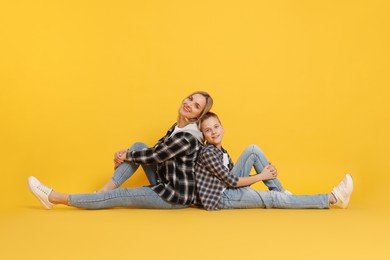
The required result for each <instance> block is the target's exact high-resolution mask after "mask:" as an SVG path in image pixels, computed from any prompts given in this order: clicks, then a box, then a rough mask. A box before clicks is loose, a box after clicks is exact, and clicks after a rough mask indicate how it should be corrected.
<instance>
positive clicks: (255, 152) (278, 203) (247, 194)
mask: <svg viewBox="0 0 390 260" xmlns="http://www.w3.org/2000/svg"><path fill="white" fill-rule="evenodd" d="M200 127H201V130H202V132H203V135H204V137H205V139H206V141H207V145H206V146H205V147H204V148H203V149H202V151H201V152H200V154H199V156H198V161H197V164H196V166H195V173H196V189H197V191H196V192H197V196H196V204H197V205H198V206H201V207H203V208H205V209H207V210H216V209H232V208H329V206H330V204H333V205H335V206H337V207H340V208H346V207H347V206H348V203H349V200H350V197H351V194H352V190H353V181H352V177H351V175H349V174H347V175H346V176H345V177H344V179H343V181H342V182H341V183H340V184H339V185H338V186H337V187H335V188H334V189H333V190H332V192H331V193H329V194H318V195H312V196H307V195H304V196H295V195H291V193H290V194H289V193H288V192H286V191H284V189H283V187H282V186H281V185H280V183H279V182H278V181H276V177H277V170H276V168H275V167H274V166H272V165H269V164H268V162H267V161H266V159H265V157H264V155H263V153H262V152H261V150H260V149H259V148H257V147H256V146H254V145H251V146H249V148H247V149H246V151H245V152H244V153H243V154H242V155H241V157H240V159H239V161H238V163H237V165H236V166H233V163H232V161H231V159H230V157H229V155H228V153H227V151H226V150H225V149H223V147H222V139H223V134H224V129H223V127H222V125H221V122H220V120H219V118H218V116H217V115H216V114H214V113H212V112H208V113H206V114H205V115H204V116H203V117H202V118H201V125H200ZM224 158H225V159H224ZM252 165H254V167H255V169H256V172H257V173H259V174H256V175H253V176H249V173H250V170H251V167H252ZM266 180H270V181H271V182H269V183H268V185H267V186H268V187H269V189H270V191H258V190H254V189H252V188H250V187H249V185H252V184H253V183H256V182H258V181H266ZM266 184H267V183H266ZM283 191H284V192H283Z"/></svg>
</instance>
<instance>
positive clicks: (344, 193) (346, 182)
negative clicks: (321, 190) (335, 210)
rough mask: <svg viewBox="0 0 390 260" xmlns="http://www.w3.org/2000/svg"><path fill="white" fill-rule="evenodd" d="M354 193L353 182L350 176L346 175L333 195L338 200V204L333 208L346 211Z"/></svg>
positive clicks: (333, 191)
mask: <svg viewBox="0 0 390 260" xmlns="http://www.w3.org/2000/svg"><path fill="white" fill-rule="evenodd" d="M352 191H353V180H352V176H351V175H350V174H346V175H345V177H344V179H343V180H342V181H341V182H340V184H339V185H337V186H336V187H334V188H333V190H332V194H333V196H334V197H335V198H336V200H337V201H336V203H334V204H333V206H336V207H339V208H342V209H346V208H347V207H348V204H349V200H350V198H351V194H352Z"/></svg>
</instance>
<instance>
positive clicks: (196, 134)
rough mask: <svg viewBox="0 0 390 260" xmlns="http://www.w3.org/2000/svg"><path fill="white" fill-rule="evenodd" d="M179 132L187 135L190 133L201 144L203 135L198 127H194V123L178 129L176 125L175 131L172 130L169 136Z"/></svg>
mask: <svg viewBox="0 0 390 260" xmlns="http://www.w3.org/2000/svg"><path fill="white" fill-rule="evenodd" d="M180 132H187V133H190V134H192V135H193V136H194V137H196V139H198V140H199V142H201V143H203V134H202V132H201V131H200V130H199V128H198V126H197V125H196V123H190V124H188V125H186V126H185V127H182V128H180V127H178V126H177V125H176V126H175V129H174V130H173V132H172V133H171V135H170V136H174V135H175V134H176V133H180Z"/></svg>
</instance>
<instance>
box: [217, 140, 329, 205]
mask: <svg viewBox="0 0 390 260" xmlns="http://www.w3.org/2000/svg"><path fill="white" fill-rule="evenodd" d="M267 165H269V162H268V161H267V159H266V158H265V156H264V153H263V152H262V151H261V150H260V148H259V147H257V146H256V145H250V146H248V147H247V148H246V149H245V151H244V152H243V153H242V154H241V156H240V158H239V159H238V161H237V163H236V165H235V166H234V168H233V170H232V172H233V174H234V175H236V176H238V177H244V176H249V173H250V171H251V169H252V166H254V168H255V170H256V173H258V174H260V173H261V172H262V170H263V169H264V167H265V166H267ZM264 184H265V185H266V186H267V187H268V189H269V190H270V191H259V190H255V189H252V188H251V187H239V188H233V189H231V188H227V189H225V190H224V192H223V193H222V195H221V198H220V200H219V203H218V208H220V209H243V208H289V209H290V208H295V209H302V208H329V197H328V195H327V194H318V195H312V196H309V195H301V196H297V195H287V194H284V193H282V192H279V191H281V190H283V186H282V185H281V183H280V182H279V180H277V179H273V180H266V181H264Z"/></svg>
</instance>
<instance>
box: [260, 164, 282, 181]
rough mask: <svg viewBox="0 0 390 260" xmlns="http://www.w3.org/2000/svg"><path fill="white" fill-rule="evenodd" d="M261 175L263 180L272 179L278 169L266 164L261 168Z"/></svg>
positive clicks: (276, 174)
mask: <svg viewBox="0 0 390 260" xmlns="http://www.w3.org/2000/svg"><path fill="white" fill-rule="evenodd" d="M261 175H263V179H264V180H272V179H275V178H276V177H277V176H278V171H277V170H276V168H275V166H273V165H268V166H266V167H265V168H264V169H263V171H262V172H261Z"/></svg>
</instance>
